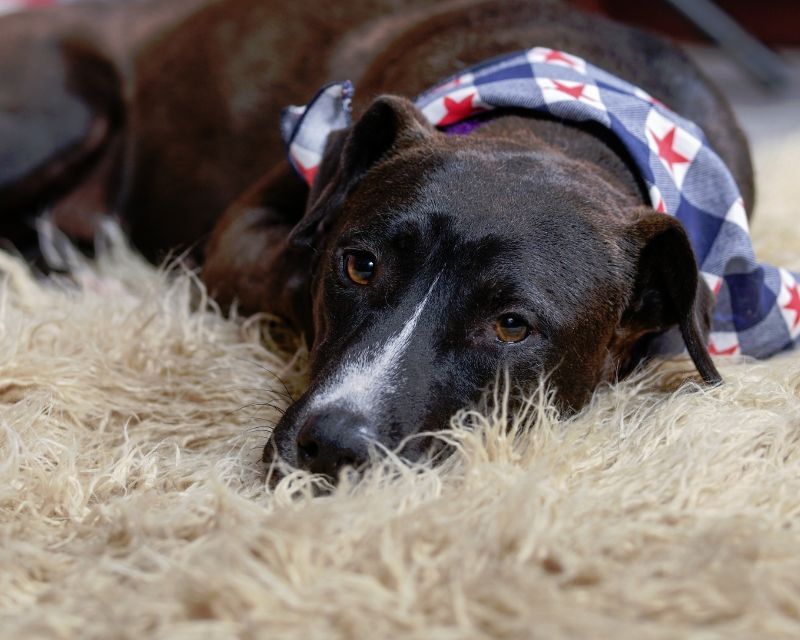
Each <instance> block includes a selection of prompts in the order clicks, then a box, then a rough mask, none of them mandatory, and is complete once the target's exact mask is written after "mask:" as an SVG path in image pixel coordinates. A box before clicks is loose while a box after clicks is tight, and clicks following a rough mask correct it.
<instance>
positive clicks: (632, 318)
mask: <svg viewBox="0 0 800 640" xmlns="http://www.w3.org/2000/svg"><path fill="white" fill-rule="evenodd" d="M490 126H491V125H486V127H490ZM292 241H293V242H294V243H296V244H299V245H306V246H308V247H311V248H312V249H313V255H314V259H313V276H312V284H311V296H312V301H313V319H314V330H315V335H314V336H313V350H312V357H311V382H310V386H309V388H308V390H307V391H306V392H305V394H304V395H303V396H302V397H301V398H300V399H299V400H298V401H297V402H296V403H295V404H294V405H293V406H292V407H290V408H289V410H288V411H287V412H286V414H285V416H284V417H283V419H282V420H281V422H280V423H279V424H278V426H277V429H276V431H275V433H274V436H273V440H272V442H271V444H270V445H268V448H267V450H266V451H265V455H266V456H272V455H273V454H274V453H277V454H278V455H279V456H280V457H281V458H283V459H284V460H285V461H287V462H289V463H291V464H294V465H298V466H301V467H305V468H308V469H310V470H312V471H315V472H320V473H325V474H328V475H331V476H335V475H336V474H337V472H338V470H339V469H340V468H341V467H342V466H344V465H347V464H350V465H358V464H359V463H361V462H362V461H364V460H365V459H366V457H367V455H368V451H369V449H370V443H377V444H378V445H379V446H382V447H386V448H389V449H392V448H395V447H396V446H398V445H399V444H400V443H401V442H403V441H404V440H405V441H406V444H405V446H404V448H403V449H402V451H401V455H403V456H405V457H408V458H414V457H416V456H418V455H419V454H420V452H421V451H422V450H423V449H424V447H425V446H426V442H425V440H424V439H422V438H420V439H414V438H411V439H410V440H408V437H409V436H411V435H413V434H415V433H418V432H420V431H430V430H435V429H439V428H441V427H443V426H445V424H446V422H447V418H448V416H450V415H451V414H452V413H453V412H454V411H455V410H457V409H458V408H459V407H462V406H464V405H465V404H467V403H469V402H470V401H471V400H473V399H475V398H476V396H477V395H479V394H480V393H481V391H482V390H483V389H484V388H485V387H486V385H487V384H488V383H490V382H491V381H492V380H494V378H495V376H496V374H497V372H498V370H501V369H506V370H508V371H509V373H510V375H511V378H512V379H513V380H515V381H517V382H520V383H526V382H529V383H532V382H535V381H537V380H539V379H540V378H541V377H542V376H545V375H546V376H547V377H548V380H549V383H550V384H551V385H552V387H553V388H554V390H555V394H556V399H557V402H558V403H559V404H560V405H561V406H562V407H563V408H565V409H567V410H571V409H577V408H579V407H581V406H582V405H583V404H584V403H585V402H586V401H587V399H588V398H589V396H590V395H591V393H592V391H593V390H594V389H595V388H596V387H597V385H598V384H599V383H601V382H603V381H610V380H613V379H615V378H616V377H618V376H619V375H624V373H626V372H627V371H629V370H630V368H632V366H634V365H635V364H636V362H637V361H638V360H639V359H640V358H641V354H642V351H643V350H642V344H643V343H644V342H645V341H646V340H648V338H649V337H652V336H653V335H655V334H658V333H660V332H663V331H664V330H665V329H668V328H670V327H673V326H676V325H677V326H679V327H680V329H681V332H682V335H683V337H684V341H685V343H686V345H687V347H688V350H689V353H690V354H691V356H692V358H693V359H694V362H695V364H696V365H697V367H698V369H699V371H700V373H701V374H702V376H703V378H704V379H705V380H706V381H709V382H711V381H716V380H718V379H719V378H718V374H717V372H716V370H715V369H714V365H713V363H712V362H711V360H710V358H709V356H708V353H707V351H706V350H705V347H704V344H705V341H704V331H707V325H708V316H709V311H710V297H709V293H708V290H707V287H706V285H705V283H704V282H703V281H702V280H701V279H698V274H697V267H696V264H695V260H694V257H693V254H692V250H691V247H690V245H689V242H688V239H687V237H686V234H685V232H684V230H683V228H682V227H681V226H680V224H679V223H678V222H677V221H676V220H675V219H674V218H672V217H670V216H667V215H664V214H659V213H655V212H654V211H652V210H650V209H646V208H644V207H640V206H639V207H637V206H636V204H635V201H634V200H633V199H632V197H631V196H630V195H625V194H624V193H623V192H622V190H620V189H618V188H616V187H615V186H614V185H613V183H612V182H611V181H610V180H609V179H608V176H605V175H603V172H602V171H599V170H597V167H592V166H590V165H589V164H588V163H584V162H582V161H578V160H571V159H570V158H568V157H567V156H566V155H564V154H563V153H561V152H559V151H557V150H555V149H554V148H552V147H548V146H547V145H545V144H542V143H541V141H537V140H535V139H532V138H531V137H526V136H525V134H522V133H521V134H520V137H519V138H518V139H514V138H512V137H510V136H508V135H506V134H500V133H498V135H496V136H493V135H491V134H485V135H480V136H478V135H475V136H467V137H461V136H447V135H444V134H441V133H439V132H437V131H435V130H434V129H432V128H431V127H430V125H429V124H428V123H427V121H426V120H425V118H424V116H422V114H421V113H419V112H418V111H417V109H416V108H415V107H414V106H413V105H412V104H411V103H410V102H408V101H406V100H404V99H400V98H393V97H383V98H379V99H378V100H376V101H375V102H374V103H373V104H372V105H371V107H370V108H369V109H368V110H367V111H366V112H365V113H364V115H363V116H362V117H361V118H360V119H359V120H358V121H357V122H356V124H355V125H354V126H353V127H351V128H350V130H349V131H347V132H344V133H343V134H341V135H338V136H336V137H334V139H332V140H331V141H330V142H329V145H328V151H327V152H326V156H325V158H324V159H323V163H322V165H321V167H320V172H319V175H318V177H317V180H316V182H315V187H314V189H312V193H311V196H310V200H309V209H308V211H307V214H306V216H305V218H304V219H303V221H302V222H301V223H300V225H299V226H298V227H297V228H296V229H295V230H294V232H293V237H292Z"/></svg>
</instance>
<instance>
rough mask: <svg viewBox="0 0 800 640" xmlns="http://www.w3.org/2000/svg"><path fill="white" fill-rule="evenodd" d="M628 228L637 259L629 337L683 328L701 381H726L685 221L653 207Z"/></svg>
mask: <svg viewBox="0 0 800 640" xmlns="http://www.w3.org/2000/svg"><path fill="white" fill-rule="evenodd" d="M639 214H640V217H639V219H638V220H637V221H636V222H634V223H633V224H632V225H630V227H629V228H628V229H627V234H628V238H629V240H630V242H631V246H632V248H633V251H634V259H635V261H636V278H635V284H634V289H633V295H632V296H631V299H630V302H629V304H628V307H627V309H626V311H625V313H624V314H623V316H622V320H621V323H620V324H621V330H622V333H624V334H626V335H627V336H629V340H631V341H636V340H637V339H638V338H639V337H643V336H645V335H648V334H652V333H655V332H659V331H663V330H665V329H669V328H671V327H673V326H675V325H678V327H679V328H680V332H681V336H682V337H683V341H684V343H685V345H686V349H687V351H688V352H689V355H690V356H691V358H692V361H693V362H694V364H695V366H696V367H697V370H698V371H699V372H700V375H701V376H702V378H703V380H704V381H705V382H706V383H708V384H715V383H718V382H721V381H722V378H721V377H720V375H719V372H718V371H717V369H716V367H715V366H714V363H713V361H712V360H711V356H710V355H709V353H708V349H707V348H706V344H707V337H708V331H709V329H710V326H711V310H712V307H713V297H712V295H711V292H710V291H709V289H708V285H706V283H705V281H704V280H703V279H702V278H699V277H698V270H697V262H696V261H695V257H694V252H693V251H692V247H691V245H690V243H689V238H688V237H687V235H686V231H684V229H683V226H682V225H681V223H680V222H679V221H678V220H676V219H675V218H673V217H672V216H669V215H666V214H663V213H656V212H654V211H653V210H652V209H644V208H642V210H641V211H640V212H639Z"/></svg>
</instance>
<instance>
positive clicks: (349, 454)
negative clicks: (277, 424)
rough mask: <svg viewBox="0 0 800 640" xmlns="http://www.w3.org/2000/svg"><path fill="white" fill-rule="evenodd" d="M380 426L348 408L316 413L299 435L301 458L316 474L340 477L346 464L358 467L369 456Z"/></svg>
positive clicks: (299, 459)
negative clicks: (349, 410)
mask: <svg viewBox="0 0 800 640" xmlns="http://www.w3.org/2000/svg"><path fill="white" fill-rule="evenodd" d="M376 436H377V432H376V429H375V428H374V427H373V426H371V425H370V424H369V423H368V422H367V421H366V420H365V419H364V418H363V417H361V416H358V415H355V414H353V413H350V412H346V411H330V412H326V413H322V414H317V415H313V416H311V417H310V418H308V419H307V420H306V421H305V423H304V424H303V426H302V428H301V429H300V432H299V433H298V434H297V458H298V461H299V463H300V466H302V467H303V468H305V469H308V470H309V471H311V472H312V473H321V474H325V475H327V476H329V477H331V478H336V477H337V476H338V474H339V471H340V470H341V469H342V468H344V467H346V466H350V467H358V466H360V465H361V464H363V463H364V462H366V461H367V459H368V458H369V445H370V442H372V441H374V440H375V439H376Z"/></svg>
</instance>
